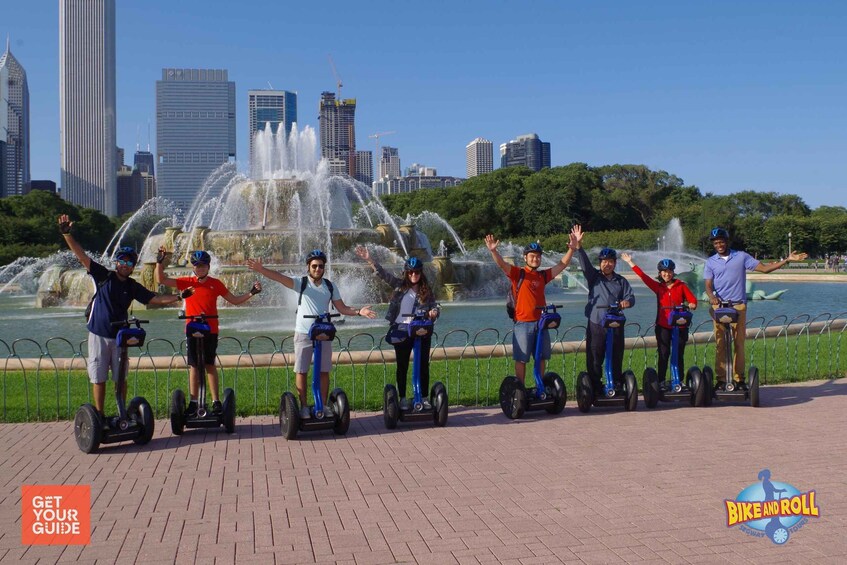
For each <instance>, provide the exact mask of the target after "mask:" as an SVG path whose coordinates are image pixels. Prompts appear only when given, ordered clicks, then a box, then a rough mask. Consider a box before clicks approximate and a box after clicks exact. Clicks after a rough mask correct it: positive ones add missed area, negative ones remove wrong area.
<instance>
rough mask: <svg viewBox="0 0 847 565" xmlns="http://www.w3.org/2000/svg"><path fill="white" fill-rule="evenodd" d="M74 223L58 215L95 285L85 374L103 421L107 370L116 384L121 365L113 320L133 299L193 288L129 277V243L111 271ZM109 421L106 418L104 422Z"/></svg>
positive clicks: (132, 260)
mask: <svg viewBox="0 0 847 565" xmlns="http://www.w3.org/2000/svg"><path fill="white" fill-rule="evenodd" d="M73 225H74V223H73V222H72V221H71V220H70V218H68V216H67V214H62V215H61V216H59V231H60V232H61V234H62V237H64V239H65V243H67V244H68V248H70V250H71V251H72V252H73V254H74V255H76V258H77V259H79V262H80V263H82V266H83V267H85V270H86V271H88V274H89V275H91V278H93V279H94V282H95V283H96V285H97V290H96V291H95V293H94V298H93V300H92V303H91V310H90V312H89V313H88V324H87V325H88V378H89V380H90V381H91V388H92V391H93V393H94V394H93V399H94V407H95V408H96V409H97V411H98V412H99V413H100V416H103V421H104V422H106V419H105V416H104V413H103V405H104V403H105V400H106V381H107V380H109V371H111V373H112V380H113V381H114V382H115V387H117V386H118V371H119V367H120V351H119V350H118V345H117V339H116V338H117V336H118V329H120V328H117V327H113V326H112V323H113V322H122V321H124V320H126V319H127V310H129V307H130V305H131V304H132V301H133V300H137V301H138V302H140V303H142V304H158V305H165V304H173V303H174V302H177V301H178V300H180V298H181V297H182V298H184V297H186V296H191V294H192V293H193V292H194V289H193V288H192V289H189V290H185V291H183V293H182V296H180V295H178V294H173V295H167V294H166V295H160V294H156V293H155V292H151V291H149V290H147V288H145V287H144V286H143V285H142V284H141V283H139V282H138V281H136V280H135V279H133V278H132V276H131V275H132V271H133V269H135V265H136V264H137V263H138V254H137V253H136V252H135V250H134V249H133V248H132V247H121V248H120V249H119V250H118V252H117V253H116V254H115V270H114V271H110V270H108V269H107V268H106V267H104V266H103V265H101V264H100V263H98V262H96V261H94V260H92V259H91V257H89V256H88V255H87V254H86V253H85V250H84V249H83V248H82V246H81V245H80V244H79V242H77V240H76V239H74V236H73V235H71V228H72V227H73ZM120 392H121V396H122V397H123V400H124V402H126V381H124V382H123V388H122V389H121V391H120ZM106 425H108V422H106Z"/></svg>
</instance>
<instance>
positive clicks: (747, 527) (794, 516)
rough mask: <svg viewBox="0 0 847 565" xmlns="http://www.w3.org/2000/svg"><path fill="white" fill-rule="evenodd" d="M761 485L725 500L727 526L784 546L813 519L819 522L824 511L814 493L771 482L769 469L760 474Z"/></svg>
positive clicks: (757, 484) (759, 483)
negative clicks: (732, 498) (821, 509)
mask: <svg viewBox="0 0 847 565" xmlns="http://www.w3.org/2000/svg"><path fill="white" fill-rule="evenodd" d="M758 478H759V482H757V483H753V484H752V485H750V486H749V487H747V488H745V489H744V490H742V491H741V492H740V493H738V496H737V497H736V499H735V500H725V501H724V503H725V504H726V525H727V527H728V528H733V527H735V526H738V527H739V529H741V531H742V532H744V533H745V534H747V535H750V536H754V537H767V538H768V539H770V540H771V541H772V542H773V543H775V544H777V545H782V544H784V543H785V542H787V541H788V539H789V538H790V537H791V534H793V533H794V532H796V531H797V530H799V529H800V528H802V527H803V526H805V525H806V523H807V522H808V521H809V518H819V517H820V508H819V507H818V502H817V493H816V492H815V491H814V490H810V491H808V492H801V491H799V490H797V489H796V488H794V487H793V486H791V485H790V484H788V483H782V482H778V481H771V472H770V470H769V469H762V470H761V471H759V476H758Z"/></svg>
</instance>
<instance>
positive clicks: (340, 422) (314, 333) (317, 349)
mask: <svg viewBox="0 0 847 565" xmlns="http://www.w3.org/2000/svg"><path fill="white" fill-rule="evenodd" d="M340 315H341V314H330V313H329V312H327V313H324V314H321V315H319V316H303V317H304V318H311V319H314V320H315V321H314V323H312V327H310V328H309V339H311V340H312V346H313V354H312V394H313V395H314V397H315V405H314V406H313V407H312V408H311V409H310V410H309V413H310V415H309V418H301V417H300V405H299V403H298V401H297V398H296V397H295V396H294V394H293V393H291V392H286V393H284V394H283V395H282V397H281V398H280V400H279V431H280V434H282V436H283V437H284V438H285V439H294V438H296V437H297V432H300V431H303V432H313V431H317V430H329V429H331V430H332V431H333V432H335V433H336V434H338V435H344V434H346V433H347V430H348V429H349V428H350V403H349V402H348V401H347V395H346V394H345V393H344V391H343V390H341V389H340V388H336V389H333V390H332V392H330V393H329V402H330V403H331V404H332V407H333V412H334V415H333V416H327V415H326V413H325V412H324V405H323V397H322V395H321V349H322V347H323V343H324V342H327V341H329V342H331V341H332V340H333V339H335V325H334V324H333V323H332V319H331V318H335V317H338V316H340Z"/></svg>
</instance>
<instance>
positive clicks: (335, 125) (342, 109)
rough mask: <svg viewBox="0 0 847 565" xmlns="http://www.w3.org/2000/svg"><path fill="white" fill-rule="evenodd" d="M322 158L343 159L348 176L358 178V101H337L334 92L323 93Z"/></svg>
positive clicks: (347, 99)
mask: <svg viewBox="0 0 847 565" xmlns="http://www.w3.org/2000/svg"><path fill="white" fill-rule="evenodd" d="M318 119H319V120H320V128H321V157H323V158H325V159H343V160H344V161H345V162H346V163H347V174H348V175H350V176H351V177H354V178H355V177H356V99H355V98H346V99H344V100H336V99H335V94H333V93H332V92H321V102H320V116H319V117H318Z"/></svg>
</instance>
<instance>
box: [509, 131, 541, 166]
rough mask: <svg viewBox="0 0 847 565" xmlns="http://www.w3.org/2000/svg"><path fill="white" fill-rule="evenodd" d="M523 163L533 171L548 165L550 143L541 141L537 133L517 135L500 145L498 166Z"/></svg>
mask: <svg viewBox="0 0 847 565" xmlns="http://www.w3.org/2000/svg"><path fill="white" fill-rule="evenodd" d="M520 165H523V166H525V167H529V168H530V169H532V170H533V171H540V170H541V169H543V168H545V167H546V168H549V167H550V143H549V142H544V141H541V140H540V139H539V138H538V135H537V134H534V133H528V134H526V135H519V136H518V138H517V139H513V140H511V141H510V142H509V143H503V144H501V145H500V166H501V167H517V166H520Z"/></svg>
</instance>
